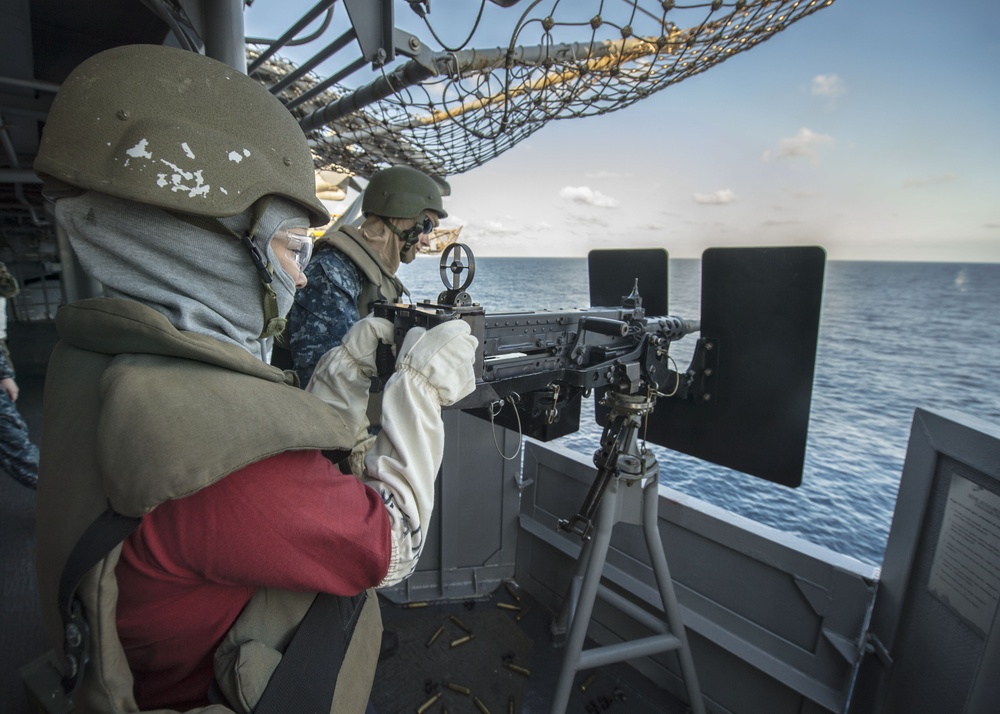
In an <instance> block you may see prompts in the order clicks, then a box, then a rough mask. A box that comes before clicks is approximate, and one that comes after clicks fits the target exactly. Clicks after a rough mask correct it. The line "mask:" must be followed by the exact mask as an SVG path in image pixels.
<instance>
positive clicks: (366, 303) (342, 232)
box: [322, 226, 410, 317]
mask: <svg viewBox="0 0 1000 714" xmlns="http://www.w3.org/2000/svg"><path fill="white" fill-rule="evenodd" d="M322 241H323V243H327V244H329V245H332V246H333V247H334V248H336V249H337V250H339V251H340V252H341V253H343V254H344V255H346V256H347V257H348V258H350V259H351V261H352V262H353V263H354V264H355V265H356V266H358V269H359V270H361V272H362V273H363V274H364V276H365V285H364V287H362V288H361V295H359V296H358V312H359V313H360V315H361V317H365V316H366V315H369V314H370V313H371V311H372V305H373V304H374V303H375V302H376V301H378V300H385V301H386V302H390V303H393V302H399V301H400V299H401V298H402V296H403V295H409V294H410V291H409V290H407V289H406V287H405V286H404V285H403V283H402V281H400V279H399V278H397V277H396V276H395V275H393V274H392V273H391V272H389V271H388V270H387V269H386V267H385V266H384V265H383V264H382V261H381V260H380V259H379V257H378V255H377V254H376V253H375V251H374V250H372V248H371V246H370V245H369V244H368V241H366V240H365V237H364V236H363V235H362V234H361V231H359V230H358V229H357V228H354V227H353V226H342V227H341V228H340V229H339V230H338V231H336V232H334V233H331V234H328V235H325V236H323V239H322Z"/></svg>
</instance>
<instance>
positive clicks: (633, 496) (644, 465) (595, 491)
mask: <svg viewBox="0 0 1000 714" xmlns="http://www.w3.org/2000/svg"><path fill="white" fill-rule="evenodd" d="M608 396H609V402H610V407H611V412H610V414H609V415H608V421H607V425H606V426H605V429H604V434H603V435H602V437H601V448H600V450H599V451H598V452H597V454H596V455H595V456H594V463H595V465H596V466H597V468H598V477H597V480H595V482H594V485H593V486H592V487H591V490H590V493H588V495H587V499H586V501H585V502H584V505H583V507H582V509H581V512H580V513H579V514H578V515H576V516H574V517H573V518H572V519H570V521H568V522H567V521H564V522H561V523H560V527H561V528H562V529H564V530H568V531H571V532H575V533H577V534H579V535H580V536H581V537H582V538H583V539H584V545H583V550H582V551H581V552H580V558H579V560H578V561H577V568H576V574H575V575H574V576H573V580H572V582H571V584H570V588H569V593H568V595H567V597H566V599H565V601H564V604H563V608H562V612H560V614H559V617H558V618H557V619H556V621H555V622H554V623H553V626H552V629H553V633H554V634H564V633H565V632H566V629H567V627H569V636H568V638H567V640H566V652H565V654H564V655H563V664H562V670H561V672H560V675H559V683H558V685H557V686H556V692H555V697H554V699H553V701H552V712H553V714H562V713H563V712H565V710H566V706H567V705H568V703H569V695H570V690H571V689H572V687H573V678H574V677H575V676H576V673H577V672H579V671H580V670H583V669H590V668H593V667H600V666H602V665H607V664H613V663H616V662H623V661H625V660H628V659H632V658H635V657H645V656H649V655H654V654H659V653H661V652H669V651H673V650H676V651H677V656H678V658H679V660H680V666H681V673H682V674H683V677H684V682H685V685H686V687H687V692H688V699H689V701H690V705H691V710H692V712H694V714H704V712H705V705H704V703H703V701H702V698H701V690H700V688H699V687H698V678H697V675H696V674H695V669H694V660H693V659H692V658H691V649H690V647H689V645H688V640H687V635H686V634H685V630H684V623H683V621H682V620H681V617H680V607H679V605H678V602H677V596H676V594H675V593H674V587H673V583H672V582H671V580H670V571H669V569H668V568H667V559H666V556H665V555H664V551H663V542H662V540H661V538H660V532H659V529H658V528H657V502H658V500H659V491H658V486H659V465H658V464H657V463H656V458H655V457H654V456H653V455H652V454H651V453H649V452H647V451H645V449H643V448H640V446H639V441H638V433H639V428H640V427H641V426H642V424H643V420H644V418H645V417H646V415H647V414H648V413H649V411H650V409H651V408H652V404H651V402H650V401H649V399H648V398H647V397H645V396H632V395H623V394H617V393H612V392H609V393H608ZM638 485H641V488H637V486H638ZM595 514H596V518H597V520H596V525H594V521H593V519H594V516H595ZM618 523H629V524H633V525H641V526H642V528H643V533H644V535H645V538H646V547H647V549H648V551H649V557H650V563H651V564H652V567H653V573H654V576H655V579H656V584H657V587H658V589H659V592H660V599H661V600H662V603H663V609H664V616H665V619H663V620H661V619H660V618H658V617H656V616H654V615H652V614H650V613H648V612H647V611H645V610H643V609H642V608H640V607H638V606H636V605H635V604H634V603H632V602H630V601H628V600H626V599H625V598H623V597H622V596H620V595H618V594H617V593H615V592H613V591H612V590H610V589H608V588H606V587H604V586H602V585H601V573H602V572H603V570H604V563H605V560H606V559H607V554H608V547H609V545H610V543H611V531H612V529H613V528H614V527H615V525H616V524H618ZM591 531H593V537H591ZM598 596H600V597H601V598H603V599H605V600H606V601H607V602H609V603H610V604H612V605H613V606H615V607H617V608H618V609H619V610H621V611H622V612H624V613H625V614H627V615H629V616H630V617H633V618H634V619H635V620H637V621H638V622H640V623H643V624H644V625H646V626H647V627H649V628H650V629H651V630H653V632H654V633H655V634H653V635H650V636H648V637H643V638H639V639H636V640H631V641H626V642H621V643H618V644H613V645H604V646H601V647H595V648H591V649H588V650H584V649H583V643H584V639H585V638H586V635H587V627H588V626H589V624H590V618H591V615H592V614H593V610H594V602H595V600H596V598H597V597H598Z"/></svg>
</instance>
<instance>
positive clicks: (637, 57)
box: [250, 0, 834, 177]
mask: <svg viewBox="0 0 1000 714" xmlns="http://www.w3.org/2000/svg"><path fill="white" fill-rule="evenodd" d="M833 1H834V0H795V1H794V2H791V1H782V0H732V1H729V2H724V1H723V0H713V1H712V2H708V3H704V2H703V3H696V4H689V5H681V4H677V3H675V2H674V0H662V1H660V0H591V1H589V2H585V1H583V0H548V2H543V1H542V0H535V2H531V3H528V4H527V6H526V8H525V9H524V10H521V8H520V7H519V6H515V7H513V8H509V9H507V10H506V11H505V13H504V15H505V16H506V17H510V24H511V30H510V34H509V42H508V43H507V45H506V46H505V47H504V46H501V47H497V48H493V49H470V47H472V46H473V45H474V44H475V42H476V36H477V34H482V32H477V28H478V29H479V30H481V29H482V28H481V27H480V25H479V21H478V20H477V21H476V24H475V25H474V26H473V27H472V28H470V29H471V30H472V31H470V32H469V35H468V39H467V40H466V41H465V42H464V43H463V44H462V45H461V46H456V47H449V46H447V45H446V44H445V43H443V42H441V41H440V40H439V39H438V35H439V33H438V32H437V28H435V27H434V23H433V18H432V17H431V16H430V15H426V16H425V17H424V21H425V23H426V25H427V30H428V32H427V35H428V36H429V37H424V36H422V37H421V38H420V39H421V41H422V42H425V44H428V46H429V47H431V49H432V50H434V51H433V52H431V53H425V54H424V55H422V56H419V57H417V58H416V59H412V60H409V61H406V62H404V63H402V64H397V65H395V66H394V67H392V68H386V69H384V70H383V73H382V77H381V78H380V81H378V82H376V83H375V85H377V86H372V87H368V88H363V89H362V90H354V89H348V88H346V87H344V86H341V85H337V84H334V85H332V86H330V87H328V88H323V86H322V85H321V81H322V80H321V79H320V78H319V77H317V76H316V75H314V74H306V75H305V76H303V77H301V78H300V79H297V80H295V81H293V82H291V83H289V84H288V86H286V87H285V88H284V89H283V90H282V91H281V92H280V93H279V94H278V96H279V97H280V98H281V99H282V101H284V102H286V104H289V105H290V109H291V111H292V112H293V114H295V116H296V117H297V118H299V119H300V121H301V123H302V125H303V129H305V130H306V131H307V134H308V136H309V138H310V140H311V142H312V145H313V150H314V154H315V156H316V164H317V168H320V169H332V170H337V171H342V172H343V171H346V172H349V173H353V174H358V175H361V176H364V177H367V176H370V175H371V174H372V173H373V172H374V171H375V170H377V169H379V168H382V167H384V166H386V165H390V164H399V163H405V164H409V165H411V166H414V167H416V168H419V169H422V170H423V171H425V172H427V173H429V174H431V175H435V176H449V175H452V174H458V173H462V172H464V171H468V170H469V169H471V168H473V167H475V166H479V165H481V164H484V163H485V162H487V161H489V160H490V159H492V158H494V157H496V156H499V155H500V154H502V153H503V152H505V151H507V150H508V149H510V148H511V147H513V146H514V145H515V144H517V143H518V142H519V141H522V140H524V139H526V138H527V137H529V136H530V135H532V134H533V133H534V132H536V131H538V130H539V129H541V128H542V127H543V126H544V125H545V124H547V123H549V122H551V121H554V120H561V119H570V118H576V117H586V116H593V115H597V114H605V113H608V112H613V111H617V110H619V109H623V108H625V107H628V106H630V105H631V104H634V103H635V102H637V101H640V100H641V99H644V98H646V97H648V96H650V95H652V94H654V93H656V92H659V91H662V90H663V89H666V88H667V87H669V86H671V85H673V84H676V83H677V82H680V81H682V80H684V79H687V78H688V77H692V76H694V75H696V74H700V73H701V72H704V71H705V70H707V69H709V68H710V67H712V66H714V65H716V64H718V63H720V62H723V61H725V60H726V59H728V58H730V57H732V56H734V55H736V54H738V53H740V52H744V51H746V50H748V49H750V48H751V47H754V46H755V45H757V44H758V43H760V42H763V41H765V40H767V39H770V38H771V37H773V36H774V35H775V34H777V33H779V32H781V31H782V30H784V29H786V28H787V27H789V26H790V25H791V24H793V23H795V22H797V21H798V20H801V19H802V18H804V17H806V16H808V15H811V14H812V13H814V12H816V11H817V10H820V9H822V8H824V7H828V6H829V5H831V4H832V3H833ZM483 2H484V3H485V2H486V0H483ZM413 4H414V5H415V3H413ZM418 9H419V8H418ZM480 14H482V13H480ZM491 31H493V32H495V31H496V28H495V26H494V27H492V28H491ZM421 34H422V35H423V34H424V33H421ZM504 34H505V36H506V32H505V33H504ZM428 39H431V40H433V42H431V43H427V42H426V41H427V40H428ZM434 42H436V43H437V45H436V46H435V45H434ZM250 56H251V57H254V56H256V55H255V50H251V52H250ZM293 69H294V67H293V66H292V65H291V63H290V62H288V61H286V60H284V59H281V58H279V57H277V56H275V57H272V58H271V59H270V60H268V61H267V62H266V63H264V65H262V67H261V68H260V69H258V70H257V71H256V72H255V76H256V77H258V78H259V79H260V80H261V81H263V82H264V83H265V84H268V85H272V84H274V83H275V82H278V81H280V80H281V78H282V77H285V76H287V74H288V73H289V72H290V71H292V70H293ZM367 90H370V91H367Z"/></svg>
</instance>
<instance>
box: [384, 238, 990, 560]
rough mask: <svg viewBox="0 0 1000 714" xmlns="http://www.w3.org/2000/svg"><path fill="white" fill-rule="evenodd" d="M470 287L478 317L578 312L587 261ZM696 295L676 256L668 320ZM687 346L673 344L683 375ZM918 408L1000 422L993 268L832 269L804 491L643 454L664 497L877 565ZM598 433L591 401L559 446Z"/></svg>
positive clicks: (697, 276) (851, 265) (579, 444)
mask: <svg viewBox="0 0 1000 714" xmlns="http://www.w3.org/2000/svg"><path fill="white" fill-rule="evenodd" d="M400 275H401V277H402V278H403V280H404V282H405V283H406V284H407V286H408V287H409V288H410V290H411V294H412V298H413V299H414V300H426V299H434V298H436V296H437V295H438V293H439V292H440V291H441V289H442V285H441V282H440V268H439V261H438V259H437V258H436V257H431V256H421V257H420V258H418V259H417V260H416V261H414V262H413V263H411V264H410V265H407V266H403V267H402V268H401V270H400ZM468 290H469V292H470V293H471V295H472V297H473V299H474V300H475V301H476V302H478V303H480V304H482V305H483V307H484V308H485V309H486V311H487V313H495V312H508V311H517V310H542V309H560V308H562V309H565V308H583V307H587V306H588V304H589V297H588V296H589V286H588V278H587V261H586V259H584V258H541V259H539V258H479V259H477V263H476V275H475V279H474V281H473V283H472V284H471V286H470V287H469V288H468ZM700 293H701V265H700V261H698V260H671V261H670V312H671V313H673V314H675V315H679V316H681V317H686V318H697V317H699V315H700V310H699V303H700ZM685 343H688V344H687V345H685ZM693 345H694V340H693V339H691V337H688V338H685V339H684V340H681V341H680V342H678V343H676V344H675V346H674V347H672V349H671V354H672V355H673V356H674V357H675V359H676V360H677V363H678V365H680V366H681V367H686V365H687V359H688V358H689V355H690V348H691V347H693ZM685 349H687V351H685ZM917 407H927V408H938V409H941V408H947V409H955V410H959V411H963V412H966V413H969V414H972V415H975V416H977V417H979V418H981V419H985V420H986V421H990V422H994V423H1000V265H998V264H976V263H972V264H958V263H883V262H840V261H831V262H829V263H827V267H826V279H825V284H824V295H823V312H822V317H821V322H820V337H819V345H818V351H817V358H816V373H815V381H814V387H813V402H812V414H811V419H810V426H809V438H808V442H807V451H806V464H805V469H804V472H803V478H802V485H801V486H800V487H799V488H797V489H790V488H786V487H783V486H778V485H775V484H771V483H768V482H765V481H762V480H760V479H756V478H753V477H750V476H746V475H744V474H741V473H738V472H736V471H732V470H730V469H726V468H724V467H720V466H716V465H714V464H709V463H706V462H704V461H701V460H699V459H695V458H693V457H689V456H687V455H684V454H679V453H677V452H674V451H671V450H668V449H664V448H661V447H652V448H653V451H654V453H655V454H656V457H657V460H658V461H659V464H660V473H661V481H662V482H663V483H665V484H667V485H669V486H671V487H672V488H675V489H677V490H679V491H682V492H685V493H688V494H691V495H692V496H695V497H697V498H700V499H702V500H704V501H708V502H709V503H713V504H715V505H718V506H721V507H723V508H726V509H728V510H731V511H733V512H736V513H738V514H740V515H742V516H745V517H747V518H751V519H753V520H755V521H758V522H760V523H763V524H766V525H769V526H773V527H775V528H778V529H780V530H783V531H786V532H789V533H793V534H796V535H798V536H801V537H803V538H805V539H806V540H809V541H811V542H813V543H817V544H819V545H823V546H826V547H828V548H830V549H832V550H834V551H837V552H839V553H843V554H845V555H850V556H853V557H855V558H858V559H859V560H862V561H865V562H867V563H871V564H873V565H880V564H881V562H882V557H883V554H884V552H885V544H886V539H887V537H888V534H889V526H890V524H891V520H892V511H893V508H894V505H895V500H896V493H897V490H898V488H899V479H900V474H901V472H902V467H903V460H904V457H905V454H906V445H907V440H908V438H909V433H910V424H911V422H912V419H913V411H914V409H915V408H917ZM601 430H602V429H601V427H600V426H599V425H598V424H596V423H595V421H594V418H593V399H587V400H584V413H583V416H582V418H581V428H580V430H579V431H578V432H576V433H574V434H571V435H569V436H566V437H563V438H562V439H560V440H559V443H561V444H562V445H564V446H566V447H568V448H570V449H573V450H576V451H579V452H581V453H583V454H586V455H587V456H590V455H592V454H593V452H594V449H595V448H596V447H597V444H598V442H599V440H600V435H601Z"/></svg>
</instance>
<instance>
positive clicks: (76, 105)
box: [35, 45, 440, 226]
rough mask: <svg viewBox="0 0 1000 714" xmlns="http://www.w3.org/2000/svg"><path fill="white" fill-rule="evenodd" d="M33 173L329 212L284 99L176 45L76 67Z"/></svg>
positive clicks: (104, 56) (148, 193)
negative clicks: (278, 200)
mask: <svg viewBox="0 0 1000 714" xmlns="http://www.w3.org/2000/svg"><path fill="white" fill-rule="evenodd" d="M35 172H36V173H38V175H39V176H40V177H41V178H43V179H44V180H45V181H46V188H47V189H48V190H53V189H55V190H58V189H60V188H66V184H68V186H69V187H74V188H76V189H83V190H93V191H99V192H101V193H106V194H110V195H112V196H116V197H118V198H124V199H127V200H131V201H136V202H138V203H144V204H149V205H153V206H156V207H158V208H163V209H166V210H169V211H176V212H180V213H186V214H193V215H198V216H208V217H222V216H232V215H236V214H237V213H241V212H243V211H245V210H246V209H248V208H249V207H251V206H252V205H254V204H255V203H256V202H257V200H258V199H260V198H262V197H264V196H268V195H278V196H284V197H285V198H287V199H289V200H291V201H294V202H296V203H298V204H300V205H302V206H303V207H304V208H305V209H306V210H308V212H309V214H310V220H311V222H312V225H314V226H320V225H323V224H325V223H326V222H327V221H328V220H329V213H328V212H327V210H326V208H325V207H324V206H323V204H322V203H321V202H320V201H319V199H318V198H316V194H315V185H316V184H315V177H314V176H315V175H314V169H313V161H312V154H311V152H310V150H309V145H308V144H307V142H306V140H305V136H304V135H303V133H302V130H301V129H300V128H299V126H298V123H297V122H296V121H295V119H294V118H293V117H292V115H291V114H289V113H288V110H287V109H285V107H284V106H283V105H282V104H281V102H280V101H278V99H277V98H275V97H274V96H273V95H272V94H271V93H270V92H268V91H267V90H266V89H265V88H264V87H263V86H261V85H260V84H259V83H257V82H256V81H254V80H253V79H251V78H250V77H247V76H246V75H245V74H242V73H241V72H239V71H237V70H235V69H233V68H232V67H229V66H228V65H225V64H223V63H222V62H218V61H216V60H213V59H210V58H208V57H204V56H202V55H199V54H196V53H194V52H188V51H185V50H180V49H176V48H172V47H164V46H159V45H129V46H124V47H116V48H113V49H110V50H106V51H104V52H101V53H99V54H97V55H94V56H93V57H91V58H89V59H88V60H86V61H85V62H83V64H81V65H80V66H79V67H77V68H76V69H75V70H74V71H73V72H72V73H71V74H70V76H69V77H68V78H67V79H66V81H65V82H63V84H62V88H61V89H60V90H59V93H58V94H57V96H56V98H55V100H54V101H53V103H52V108H51V110H50V111H49V116H48V120H47V122H46V125H45V131H44V133H43V135H42V141H41V145H40V147H39V151H38V158H37V159H36V160H35ZM60 184H62V186H60ZM439 200H440V199H439Z"/></svg>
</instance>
